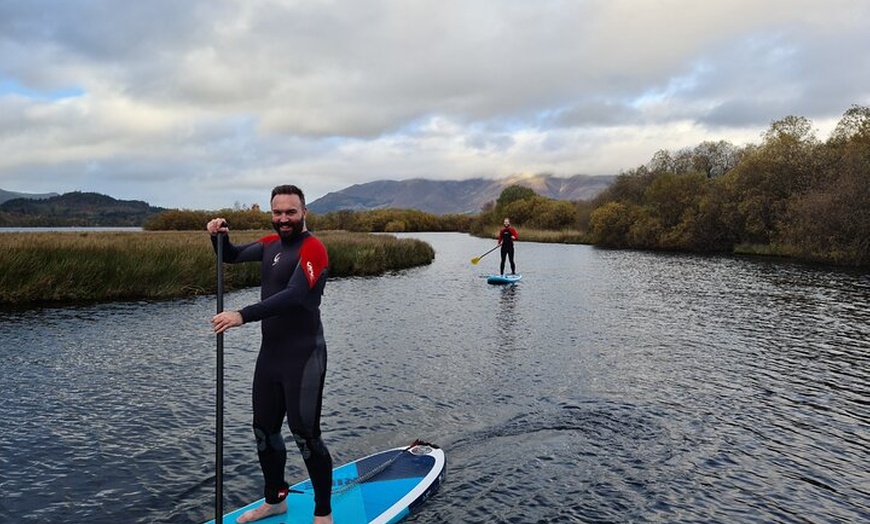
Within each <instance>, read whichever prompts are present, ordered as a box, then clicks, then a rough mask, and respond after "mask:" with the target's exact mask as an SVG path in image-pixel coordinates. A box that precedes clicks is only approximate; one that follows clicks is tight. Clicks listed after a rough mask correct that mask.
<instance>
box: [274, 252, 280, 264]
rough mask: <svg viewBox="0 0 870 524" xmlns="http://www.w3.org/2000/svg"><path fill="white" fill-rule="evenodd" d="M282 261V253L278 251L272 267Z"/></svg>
mask: <svg viewBox="0 0 870 524" xmlns="http://www.w3.org/2000/svg"><path fill="white" fill-rule="evenodd" d="M280 261H281V253H276V254H275V258H273V259H272V267H275V266H277V265H278V262H280Z"/></svg>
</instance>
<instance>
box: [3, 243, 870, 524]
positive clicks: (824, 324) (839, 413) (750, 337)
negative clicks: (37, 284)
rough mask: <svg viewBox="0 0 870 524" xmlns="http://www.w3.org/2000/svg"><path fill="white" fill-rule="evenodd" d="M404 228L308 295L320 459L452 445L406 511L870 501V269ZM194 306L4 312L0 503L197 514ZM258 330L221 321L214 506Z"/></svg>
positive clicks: (839, 517) (202, 387)
mask: <svg viewBox="0 0 870 524" xmlns="http://www.w3.org/2000/svg"><path fill="white" fill-rule="evenodd" d="M415 236H420V237H422V238H424V239H425V240H427V241H429V242H431V243H432V244H433V246H434V247H435V249H436V259H435V261H434V263H433V264H432V265H431V266H427V267H423V268H417V269H413V270H410V271H404V272H401V273H398V274H393V275H388V276H385V277H379V278H365V279H364V278H353V279H344V280H334V281H331V282H330V283H329V285H328V286H327V292H326V295H325V297H324V305H323V315H324V322H325V325H326V332H327V340H328V343H329V359H330V361H329V373H328V378H327V388H326V401H325V406H324V430H325V435H324V437H325V439H326V440H327V443H328V444H329V446H330V449H331V450H332V452H333V454H334V455H335V459H336V462H345V461H348V460H351V459H353V458H356V457H358V456H360V455H362V454H365V453H369V452H372V451H375V450H378V449H383V448H386V447H390V446H398V445H402V444H406V443H409V442H410V441H411V440H413V439H414V438H418V437H419V438H424V439H427V440H430V441H434V442H437V443H439V444H441V445H442V446H444V447H445V449H446V451H447V454H448V463H449V466H448V470H449V474H448V480H447V482H446V483H445V484H444V486H443V487H442V491H440V492H439V494H438V495H437V496H436V497H435V498H433V499H431V500H430V501H429V502H428V503H427V504H426V506H425V507H424V509H423V511H422V512H421V513H420V514H419V515H418V516H417V517H415V519H414V521H415V522H421V523H422V522H425V523H443V522H487V523H492V522H517V523H527V522H627V521H634V522H650V521H651V522H759V521H768V522H858V521H866V520H868V516H870V513H868V512H870V489H868V486H870V473H868V472H870V458H868V454H867V452H866V450H867V448H868V445H870V438H868V426H870V411H868V403H870V393H868V389H867V384H868V379H870V376H868V375H870V372H868V369H870V366H868V360H870V356H868V355H870V351H868V350H870V307H868V306H870V304H868V302H870V277H868V275H867V274H866V273H860V272H849V271H843V270H835V269H825V268H814V267H809V266H804V265H799V264H790V263H784V262H782V261H778V262H770V261H759V260H752V259H739V258H705V257H699V256H676V255H662V254H650V253H636V252H625V251H607V250H597V249H593V248H590V247H587V246H563V245H546V244H530V243H520V244H518V245H517V262H518V264H520V265H521V267H522V268H523V281H522V282H520V283H519V284H517V285H516V286H504V287H501V286H490V285H487V284H486V281H485V278H483V277H484V276H485V274H486V273H487V272H489V271H490V270H492V269H493V268H494V267H497V263H498V260H497V259H494V261H493V260H488V259H484V260H483V261H481V264H480V265H479V266H473V265H471V264H470V263H469V259H470V257H471V256H473V255H475V254H478V253H481V252H483V251H485V250H486V249H487V248H488V247H489V244H490V243H489V242H488V241H485V240H480V239H474V238H471V237H468V236H464V235H458V234H425V235H415ZM257 294H258V293H257V290H256V289H251V290H244V291H241V292H237V293H232V294H230V295H229V296H228V297H227V300H226V302H227V304H226V305H227V307H228V308H237V307H240V306H242V305H245V304H247V303H249V302H251V301H254V300H256V297H257ZM213 311H214V302H213V297H203V298H196V299H190V300H179V301H170V302H157V303H154V302H137V303H123V304H110V305H102V306H99V305H98V306H88V307H81V308H64V309H40V310H30V311H24V312H14V313H13V312H8V313H0V340H2V350H0V365H2V368H3V370H4V372H3V374H2V375H0V388H2V391H3V396H2V398H0V415H2V420H3V421H4V422H5V424H3V425H2V426H0V463H2V471H3V475H2V477H0V489H2V493H3V496H2V497H0V521H3V522H7V521H11V522H19V521H22V522H107V523H108V522H119V521H125V522H142V523H146V522H149V523H150V522H201V521H204V520H207V519H208V518H210V517H211V516H212V515H211V512H212V508H213V507H214V500H213V496H214V462H213V461H214V458H213V453H214V433H213V431H214V430H213V426H214V377H215V368H214V337H213V335H212V334H211V333H210V332H209V326H208V322H207V319H208V317H209V316H211V314H212V313H213ZM258 343H259V329H258V326H255V325H252V326H243V327H242V328H240V329H238V330H237V331H235V332H230V333H229V334H228V335H227V336H226V339H225V347H226V370H225V376H226V392H227V393H226V399H225V403H226V408H225V412H226V416H225V442H224V462H225V467H224V493H225V495H226V498H227V500H226V502H225V506H229V507H234V506H237V505H240V504H242V503H244V502H247V501H249V500H251V499H253V498H255V497H257V496H259V492H260V484H259V471H258V467H257V465H256V457H255V455H254V450H253V443H252V437H251V434H250V429H249V419H250V408H249V391H250V377H251V373H252V369H253V363H254V359H255V358H256V349H257V345H258ZM288 448H289V449H291V450H292V449H295V447H294V446H292V445H291V446H288ZM288 474H289V475H290V476H291V478H292V479H301V478H302V477H303V476H304V474H303V472H302V463H301V460H299V459H298V457H296V456H295V454H291V457H290V460H288ZM47 493H48V494H49V495H48V496H46V494H47Z"/></svg>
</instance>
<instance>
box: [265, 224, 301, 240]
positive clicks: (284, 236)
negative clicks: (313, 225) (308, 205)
mask: <svg viewBox="0 0 870 524" xmlns="http://www.w3.org/2000/svg"><path fill="white" fill-rule="evenodd" d="M281 225H282V224H280V223H278V222H272V227H273V228H274V229H275V231H277V232H278V235H279V236H280V237H281V240H295V239H297V238H299V235H301V234H302V229H303V228H304V227H305V222H303V221H301V220H300V221H299V222H290V224H289V225H290V228H291V229H290V231H282V230H281Z"/></svg>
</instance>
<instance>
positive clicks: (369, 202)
mask: <svg viewBox="0 0 870 524" xmlns="http://www.w3.org/2000/svg"><path fill="white" fill-rule="evenodd" d="M614 178H615V177H613V176H609V175H608V176H587V175H576V176H572V177H569V178H560V177H555V176H552V175H535V176H526V177H521V176H517V177H510V178H504V179H498V180H490V179H484V178H473V179H469V180H427V179H421V178H415V179H411V180H402V181H396V180H379V181H375V182H368V183H365V184H355V185H352V186H350V187H347V188H345V189H342V190H341V191H335V192H332V193H328V194H326V195H324V196H323V197H321V198H318V199H317V200H314V201H313V202H310V203H309V204H308V208H309V209H310V210H311V211H313V212H315V213H329V212H330V211H340V210H351V211H365V210H371V209H386V208H394V209H416V210H419V211H425V212H427V213H433V214H437V215H443V214H449V213H460V214H477V213H479V212H480V210H481V208H482V207H483V206H484V204H486V203H488V202H494V201H495V200H496V199H497V198H498V196H499V195H500V194H501V192H502V191H503V190H504V189H505V188H506V187H508V186H511V185H520V186H524V187H528V188H530V189H532V190H534V191H535V192H536V193H538V194H539V195H541V196H544V197H547V198H552V199H556V200H588V199H591V198H593V197H595V196H596V195H598V193H600V192H601V191H603V190H604V189H605V188H606V187H607V186H609V185H610V183H611V182H612V181H613V180H614Z"/></svg>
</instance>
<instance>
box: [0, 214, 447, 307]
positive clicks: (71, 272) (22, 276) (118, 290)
mask: <svg viewBox="0 0 870 524" xmlns="http://www.w3.org/2000/svg"><path fill="white" fill-rule="evenodd" d="M268 233H269V232H268V231H242V232H235V231H234V232H232V233H231V239H232V241H233V242H234V243H236V244H240V243H244V242H250V241H254V240H256V239H257V238H260V237H261V236H263V235H265V234H268ZM317 236H318V237H319V238H321V239H322V240H323V243H324V245H326V248H327V251H328V252H329V257H330V276H331V277H344V276H354V275H377V274H381V273H384V272H387V271H390V270H395V269H404V268H407V267H412V266H418V265H424V264H428V263H430V262H431V261H432V259H433V258H434V256H435V254H434V250H432V247H431V246H429V245H428V244H426V243H425V242H422V241H419V240H413V239H401V240H400V239H397V238H395V237H393V236H390V235H368V234H360V233H354V234H350V233H342V232H323V233H318V235H317ZM215 274H216V266H215V255H214V251H213V250H212V247H211V243H210V242H209V240H208V236H207V234H206V233H205V232H201V231H196V232H193V231H146V232H58V233H3V234H0V304H34V303H58V302H61V303H70V302H83V301H87V302H93V301H111V300H131V299H143V298H144V299H163V298H174V297H183V296H191V295H202V294H211V293H214V292H215V290H216V278H215ZM259 279H260V271H259V265H258V264H227V265H226V267H225V270H224V283H225V287H226V289H227V290H231V289H239V288H243V287H249V286H255V285H258V284H259Z"/></svg>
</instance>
